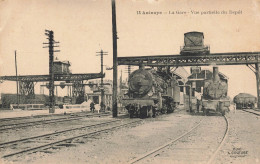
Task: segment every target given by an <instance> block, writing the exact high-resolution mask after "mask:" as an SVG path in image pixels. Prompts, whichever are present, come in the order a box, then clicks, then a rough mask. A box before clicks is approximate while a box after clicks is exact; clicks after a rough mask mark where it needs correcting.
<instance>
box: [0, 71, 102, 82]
mask: <svg viewBox="0 0 260 164" xmlns="http://www.w3.org/2000/svg"><path fill="white" fill-rule="evenodd" d="M101 77H105V74H103V75H102V74H101V73H88V74H55V75H54V81H81V80H90V79H97V78H101ZM17 79H18V81H27V82H39V81H49V80H50V76H49V75H27V76H17V78H16V76H0V80H1V81H17Z"/></svg>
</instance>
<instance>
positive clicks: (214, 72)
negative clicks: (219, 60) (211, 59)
mask: <svg viewBox="0 0 260 164" xmlns="http://www.w3.org/2000/svg"><path fill="white" fill-rule="evenodd" d="M213 81H214V82H216V81H219V75H218V67H213Z"/></svg>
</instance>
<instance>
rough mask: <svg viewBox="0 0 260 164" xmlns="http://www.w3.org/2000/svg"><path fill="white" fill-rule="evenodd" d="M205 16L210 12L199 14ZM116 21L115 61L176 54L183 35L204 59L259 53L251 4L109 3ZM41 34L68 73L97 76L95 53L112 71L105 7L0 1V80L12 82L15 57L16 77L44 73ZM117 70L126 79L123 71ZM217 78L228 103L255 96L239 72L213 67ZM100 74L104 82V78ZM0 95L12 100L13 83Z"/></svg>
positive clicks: (249, 76) (105, 2)
mask: <svg viewBox="0 0 260 164" xmlns="http://www.w3.org/2000/svg"><path fill="white" fill-rule="evenodd" d="M139 11H140V12H141V13H142V12H143V11H144V12H162V13H163V14H158V15H155V14H138V12H139ZM194 11H197V12H198V14H192V12H194ZM208 11H211V12H215V13H213V14H203V13H205V12H208ZM223 11H225V12H226V14H224V12H223ZM230 11H232V12H230ZM234 11H237V12H239V14H236V15H235V14H232V13H234ZM169 12H171V13H173V12H174V13H175V14H168V13H169ZM177 12H178V13H182V14H177ZM184 12H186V13H184ZM116 14H117V33H118V37H119V39H118V56H120V57H121V56H152V55H171V54H175V55H176V54H179V52H180V46H183V43H184V35H183V34H184V33H186V32H190V31H200V32H203V33H204V37H205V39H204V43H205V44H207V45H210V51H211V52H212V53H222V52H251V51H258V52H259V51H260V28H259V27H260V1H259V0H229V1H226V0H219V1H216V0H196V1H195V0H116ZM45 29H47V30H53V31H54V39H55V40H56V41H59V42H60V44H59V45H60V47H59V48H57V49H59V50H60V51H61V52H59V53H56V54H55V56H56V57H58V58H59V59H60V60H69V61H70V62H71V63H72V66H71V70H72V72H73V73H98V72H100V57H99V56H96V52H98V51H100V50H101V49H103V50H104V51H105V52H108V55H107V56H104V65H106V66H107V67H111V66H112V64H113V63H112V62H113V61H112V58H113V57H112V55H113V51H112V15H111V0H1V1H0V75H1V76H4V75H15V62H14V51H15V50H16V51H17V63H18V74H19V75H40V74H48V69H49V68H48V59H49V54H48V49H46V48H43V42H47V39H46V36H45V35H44V31H45ZM203 68H207V69H211V70H212V68H210V67H203ZM186 69H187V70H189V68H188V67H186ZM121 70H122V72H123V78H126V77H127V74H126V66H119V69H118V72H119V74H120V72H121ZM219 71H220V72H222V73H224V74H225V75H226V76H228V77H229V92H228V94H229V95H230V96H231V97H233V96H235V95H236V94H238V93H240V92H246V93H250V94H253V95H255V96H256V79H255V74H254V73H253V72H252V71H251V70H250V69H249V68H248V67H247V66H245V65H241V66H220V67H219ZM105 73H106V79H112V71H105ZM0 92H1V93H15V92H16V84H15V82H4V83H1V84H0ZM35 92H36V93H39V92H40V89H39V84H38V88H37V87H36V90H35Z"/></svg>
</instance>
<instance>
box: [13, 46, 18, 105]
mask: <svg viewBox="0 0 260 164" xmlns="http://www.w3.org/2000/svg"><path fill="white" fill-rule="evenodd" d="M14 57H15V73H16V94H17V108H19V87H18V76H17V60H16V50H15V51H14Z"/></svg>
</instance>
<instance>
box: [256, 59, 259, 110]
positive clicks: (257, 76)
mask: <svg viewBox="0 0 260 164" xmlns="http://www.w3.org/2000/svg"><path fill="white" fill-rule="evenodd" d="M255 76H256V87H257V89H256V91H257V108H258V109H259V108H260V65H259V63H256V64H255Z"/></svg>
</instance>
